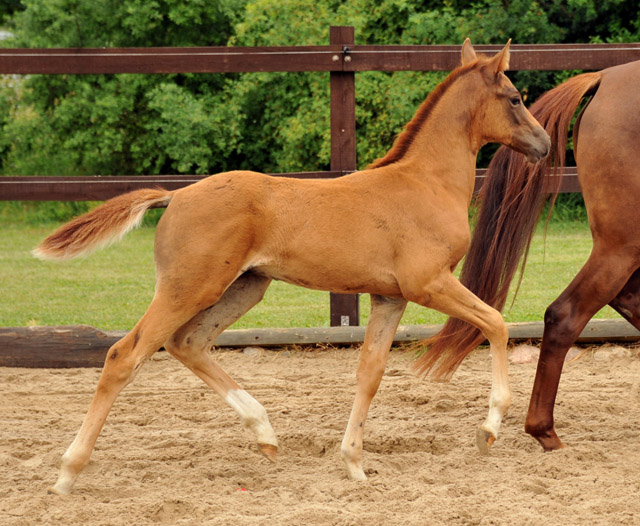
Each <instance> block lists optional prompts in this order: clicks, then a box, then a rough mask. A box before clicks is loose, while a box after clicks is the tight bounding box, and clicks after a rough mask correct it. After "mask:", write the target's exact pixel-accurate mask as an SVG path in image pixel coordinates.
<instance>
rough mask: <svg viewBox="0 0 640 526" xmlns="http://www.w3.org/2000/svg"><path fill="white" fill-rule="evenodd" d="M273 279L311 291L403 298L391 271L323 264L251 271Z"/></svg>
mask: <svg viewBox="0 0 640 526" xmlns="http://www.w3.org/2000/svg"><path fill="white" fill-rule="evenodd" d="M251 270H252V271H253V272H256V273H258V274H261V275H264V276H268V277H270V278H272V279H276V280H279V281H285V282H287V283H291V284H292V285H299V286H301V287H305V288H308V289H314V290H326V291H329V292H336V293H339V294H354V293H369V294H378V295H381V296H388V297H398V298H399V297H402V293H401V292H400V288H399V286H398V282H397V281H396V279H395V276H394V275H393V273H392V272H390V271H387V272H384V271H379V270H378V271H376V272H371V269H366V268H361V269H348V268H344V267H343V268H331V267H327V266H323V264H322V262H318V263H316V264H313V265H310V266H308V267H306V268H304V267H303V268H295V269H293V268H291V267H290V266H280V265H270V264H262V265H257V266H255V267H253V268H252V269H251Z"/></svg>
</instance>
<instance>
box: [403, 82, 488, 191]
mask: <svg viewBox="0 0 640 526" xmlns="http://www.w3.org/2000/svg"><path fill="white" fill-rule="evenodd" d="M470 74H472V73H470ZM470 74H468V75H470ZM469 80H470V79H468V77H467V76H466V75H465V76H463V77H461V78H459V79H458V80H456V82H454V83H453V84H452V85H451V86H450V87H449V89H447V91H446V92H445V93H444V94H443V95H442V97H441V98H440V100H438V102H437V104H436V105H435V107H434V108H433V110H432V112H431V115H430V117H429V119H427V120H426V121H425V122H424V124H423V125H422V127H421V128H420V132H419V133H418V134H416V136H415V138H414V140H413V142H412V143H411V146H410V147H409V148H408V150H407V153H406V155H405V159H404V161H405V162H406V163H409V164H413V165H414V166H415V167H416V168H418V169H420V168H421V169H422V170H426V171H428V172H430V173H432V174H434V175H435V174H436V173H437V174H443V175H446V176H450V177H454V176H455V175H456V174H458V173H462V174H468V173H469V172H473V171H474V169H475V164H476V157H477V155H478V151H479V150H480V148H481V147H482V142H481V138H480V137H476V135H475V130H476V126H474V125H473V124H474V122H473V121H474V119H475V118H476V114H477V113H478V105H479V100H478V95H477V94H475V92H474V90H472V89H467V87H466V84H468V82H469ZM452 182H453V181H452Z"/></svg>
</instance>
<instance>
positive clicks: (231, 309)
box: [165, 274, 278, 460]
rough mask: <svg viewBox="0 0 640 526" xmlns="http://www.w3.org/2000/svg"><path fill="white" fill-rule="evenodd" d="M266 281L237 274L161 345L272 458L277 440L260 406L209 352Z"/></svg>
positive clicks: (255, 299)
mask: <svg viewBox="0 0 640 526" xmlns="http://www.w3.org/2000/svg"><path fill="white" fill-rule="evenodd" d="M270 282H271V279H270V278H266V277H263V276H257V275H253V274H244V275H243V276H241V277H239V278H238V279H237V280H236V281H235V282H234V283H233V284H232V285H231V286H230V287H229V288H228V289H227V290H226V292H225V293H224V294H223V295H222V297H221V298H220V299H219V300H218V302H217V303H216V304H215V305H213V306H212V307H210V308H208V309H207V310H204V311H202V312H200V313H199V314H198V315H197V316H195V317H194V318H193V319H192V320H190V321H189V322H188V323H186V324H185V325H183V326H182V327H181V328H180V329H179V330H177V331H176V332H175V334H174V335H173V336H172V337H171V338H170V339H169V340H168V341H167V342H166V343H165V348H166V349H167V351H168V352H169V353H170V354H171V355H172V356H174V357H175V358H177V359H178V360H180V361H181V362H182V363H183V364H184V365H186V366H187V367H188V368H189V369H191V371H193V372H194V373H195V374H196V375H197V376H198V377H199V378H200V379H201V380H202V381H203V382H204V383H206V384H207V385H208V386H209V387H211V389H213V390H214V391H215V392H216V393H218V394H219V395H220V396H221V397H222V398H223V399H224V400H225V402H227V404H228V405H229V406H231V407H232V408H233V409H234V410H235V411H236V412H237V413H238V415H240V418H241V420H242V423H243V425H244V426H245V427H246V428H247V429H250V430H251V431H252V432H253V433H254V434H255V435H256V437H257V439H258V447H259V448H260V451H261V452H262V453H263V454H264V455H265V456H266V457H267V458H268V459H269V460H274V459H275V455H276V452H277V451H278V441H277V439H276V435H275V433H274V432H273V428H272V427H271V424H270V423H269V418H268V417H267V412H266V411H265V409H264V407H262V405H261V404H260V403H259V402H258V401H256V400H255V399H254V398H253V397H252V396H251V395H250V394H249V393H247V392H246V391H245V390H244V389H242V388H241V387H240V386H239V385H238V384H237V383H236V382H235V381H234V380H233V379H232V378H231V377H230V376H229V375H228V374H227V373H225V372H224V371H223V370H222V368H221V367H220V366H219V365H218V364H217V363H216V362H215V360H214V359H213V357H212V356H211V354H210V353H209V351H210V350H211V348H212V347H213V342H214V341H215V339H216V338H217V337H218V335H219V334H220V333H222V331H224V330H225V329H226V328H227V327H228V326H229V325H231V324H232V323H233V322H234V321H236V320H237V319H238V318H240V317H241V316H242V315H243V314H245V313H246V312H247V311H248V310H249V309H251V307H253V306H254V305H255V304H256V303H258V302H259V301H260V300H261V299H262V297H263V295H264V292H265V291H266V290H267V287H268V286H269V283H270Z"/></svg>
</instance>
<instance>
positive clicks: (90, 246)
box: [33, 189, 172, 259]
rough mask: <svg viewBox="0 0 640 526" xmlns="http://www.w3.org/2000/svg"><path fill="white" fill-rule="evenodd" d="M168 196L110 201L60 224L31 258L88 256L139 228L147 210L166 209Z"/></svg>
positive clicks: (139, 193) (146, 194)
mask: <svg viewBox="0 0 640 526" xmlns="http://www.w3.org/2000/svg"><path fill="white" fill-rule="evenodd" d="M171 194H172V192H170V191H167V190H161V189H158V190H151V189H143V190H136V191H134V192H129V193H127V194H124V195H119V196H117V197H114V198H113V199H109V200H108V201H106V202H105V203H103V204H101V205H100V206H98V207H97V208H95V209H93V210H91V212H87V213H86V214H84V215H81V216H79V217H76V218H75V219H73V220H71V221H69V222H68V223H65V224H64V225H62V226H61V227H60V228H58V230H56V231H55V232H54V233H53V234H51V235H50V236H49V237H47V238H46V239H44V240H43V241H42V242H41V243H40V244H39V245H38V246H37V247H36V248H35V249H34V250H33V255H34V256H36V257H37V258H40V259H73V258H75V257H78V256H82V255H85V254H89V253H90V252H93V251H95V250H97V249H99V248H102V247H103V246H105V245H107V244H109V243H112V242H114V241H118V240H119V239H120V238H122V236H124V235H125V234H126V233H127V232H129V230H132V229H134V228H136V227H137V226H138V225H140V223H141V221H142V218H143V216H144V214H145V212H146V211H147V210H149V209H150V208H164V207H166V206H167V205H168V204H169V201H170V200H171Z"/></svg>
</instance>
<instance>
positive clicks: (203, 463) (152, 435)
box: [0, 348, 640, 526]
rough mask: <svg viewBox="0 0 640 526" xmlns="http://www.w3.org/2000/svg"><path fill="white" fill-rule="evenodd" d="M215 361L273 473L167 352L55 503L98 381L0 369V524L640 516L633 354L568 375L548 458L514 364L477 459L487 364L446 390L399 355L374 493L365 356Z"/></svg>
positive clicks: (528, 374)
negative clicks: (345, 451) (351, 434)
mask: <svg viewBox="0 0 640 526" xmlns="http://www.w3.org/2000/svg"><path fill="white" fill-rule="evenodd" d="M215 354H216V357H217V359H218V361H219V363H220V364H221V365H222V366H223V367H224V368H225V369H226V370H227V371H228V372H229V373H230V374H231V375H232V376H233V377H234V378H235V379H236V380H238V381H239V382H240V383H241V384H242V385H243V386H244V387H245V388H246V389H247V390H248V391H249V392H250V393H252V394H253V395H254V396H255V397H256V398H257V399H258V400H259V401H261V402H262V404H263V405H264V406H265V407H266V409H267V411H268V412H269V416H270V419H271V423H272V424H273V427H274V428H275V430H276V433H277V434H278V438H279V441H280V452H279V456H278V461H277V462H276V463H275V464H272V463H269V462H268V461H267V460H266V459H264V458H263V457H262V456H260V455H259V454H258V452H257V450H256V447H255V445H254V443H253V439H252V436H251V435H250V434H249V433H248V432H246V431H244V430H243V429H242V428H241V426H240V424H239V422H238V419H237V418H236V416H235V413H234V412H233V411H232V410H231V409H229V408H228V407H227V406H226V405H225V404H224V403H223V401H222V400H220V399H219V398H218V397H217V396H216V395H215V393H213V392H212V391H210V390H209V389H208V388H207V387H206V386H205V385H204V384H203V383H201V382H200V380H198V379H197V378H196V377H195V376H194V375H193V374H192V373H190V372H189V371H188V370H187V369H185V368H184V367H183V366H182V365H180V364H179V363H178V362H176V361H175V360H173V359H172V358H170V357H169V356H168V355H167V354H166V353H164V352H162V353H158V354H156V356H155V357H154V358H153V360H152V361H151V362H150V363H148V364H147V365H146V366H145V367H144V368H143V369H142V371H141V372H140V374H139V375H138V377H137V378H136V380H135V382H134V383H133V384H131V385H129V386H128V387H127V388H126V389H125V390H124V392H123V393H122V394H121V395H120V398H119V399H118V400H117V402H116V405H115V406H114V408H113V410H112V412H111V414H110V417H109V419H108V420H107V424H106V426H105V428H104V430H103V432H102V435H101V436H100V438H99V439H98V443H97V446H96V450H95V451H94V454H93V457H92V460H91V463H90V464H89V466H88V467H87V469H86V470H85V471H84V472H83V473H82V474H81V475H80V477H79V479H78V481H77V483H76V486H75V492H74V493H73V494H72V495H70V496H65V497H59V496H55V495H49V494H47V487H48V486H49V485H51V484H52V483H53V482H54V481H55V479H56V476H57V466H58V462H59V458H60V456H61V455H62V453H63V452H64V450H65V449H66V447H67V446H68V445H69V444H70V442H71V441H72V439H73V437H74V436H75V433H76V431H77V430H78V428H79V426H80V423H81V420H82V418H83V416H84V414H85V411H86V409H87V407H88V404H89V401H90V397H91V395H92V393H93V389H94V387H95V384H96V381H97V379H98V376H99V370H97V369H67V370H53V369H46V370H45V369H31V370H30V369H17V368H0V396H1V400H2V409H1V410H0V411H1V415H2V418H1V422H2V423H1V424H0V524H3V525H6V526H8V525H25V526H26V525H29V526H31V525H36V524H47V525H49V524H82V525H84V526H95V525H111V526H113V525H131V524H135V525H142V524H163V525H165V524H166V525H169V524H171V525H177V524H197V525H200V524H202V525H214V524H215V525H218V524H220V525H229V524H233V525H267V524H269V525H272V524H275V525H298V524H300V525H305V526H314V525H323V526H324V525H334V524H335V525H360V524H361V525H379V524H380V525H386V524H390V525H396V524H397V525H413V524H416V525H417V524H421V525H440V524H442V525H489V524H491V525H516V524H517V525H534V524H563V525H585V524H589V525H600V524H602V525H605V524H606V525H609V524H637V521H638V517H640V497H639V496H640V454H639V453H638V451H639V450H640V431H639V424H640V360H639V359H638V357H637V353H636V350H631V351H629V350H627V351H621V350H620V349H617V350H616V349H614V350H613V351H612V350H611V349H610V348H609V349H607V348H605V349H604V352H603V350H602V348H594V349H589V350H587V351H586V352H584V353H583V354H582V356H580V357H579V358H578V359H577V360H575V361H573V362H571V363H567V364H566V365H565V372H564V375H563V379H562V382H561V385H560V392H559V403H558V405H557V408H556V422H557V429H558V432H559V434H560V435H561V437H562V438H563V439H564V440H565V443H566V444H567V445H568V446H569V447H568V448H566V449H564V450H562V451H558V452H554V453H546V454H545V453H543V452H542V450H541V449H540V448H539V446H538V445H537V443H535V442H534V441H533V440H532V439H531V438H529V437H528V436H527V435H526V434H525V433H524V431H523V425H524V418H525V412H526V408H527V404H528V397H529V391H530V389H531V385H532V382H533V377H534V374H535V362H531V361H529V362H528V363H517V364H514V363H512V364H510V366H509V370H510V375H511V384H512V389H513V395H514V403H513V406H512V408H511V410H510V411H509V413H508V415H507V417H506V419H505V422H504V425H503V430H502V433H501V436H500V437H499V439H498V441H497V442H496V444H495V445H494V447H493V449H492V451H491V453H490V455H489V456H481V455H480V454H479V453H478V451H477V450H476V446H475V430H476V426H477V425H479V424H480V423H481V422H482V421H483V419H484V417H485V416H486V412H487V399H488V395H489V386H490V357H489V355H488V353H487V351H486V350H479V351H477V352H476V353H475V354H474V355H472V356H471V357H470V358H468V359H467V361H466V362H465V363H464V364H463V366H462V368H461V369H460V370H459V371H458V373H457V374H456V375H455V376H454V378H453V380H452V381H451V382H450V383H447V384H441V383H434V382H431V381H423V380H420V379H418V378H416V377H415V375H414V374H413V373H412V372H411V368H410V362H411V356H410V355H409V354H408V353H406V352H402V351H399V350H394V351H392V353H391V357H390V360H389V364H388V367H387V372H386V374H385V377H384V379H383V382H382V385H381V388H380V391H379V392H378V395H377V396H376V398H375V400H374V403H373V406H372V410H371V412H370V417H369V420H368V422H367V425H366V430H365V444H364V447H365V453H364V463H365V466H364V467H365V471H366V472H367V475H368V477H369V480H368V481H367V482H364V483H357V482H351V481H349V480H348V479H347V478H346V472H345V469H344V468H343V466H342V462H341V460H340V454H339V448H340V441H341V439H342V433H343V431H344V428H345V426H346V423H347V419H348V416H349V411H350V409H351V403H352V401H353V394H354V387H355V368H356V365H357V359H358V354H357V351H355V350H351V349H346V350H345V349H330V350H314V351H313V352H310V351H308V350H289V351H284V352H276V351H259V352H256V353H255V354H251V353H244V352H242V351H229V350H221V351H216V352H215ZM516 361H517V360H516ZM525 361H526V359H525Z"/></svg>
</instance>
